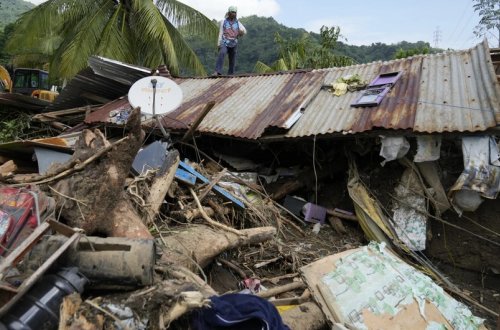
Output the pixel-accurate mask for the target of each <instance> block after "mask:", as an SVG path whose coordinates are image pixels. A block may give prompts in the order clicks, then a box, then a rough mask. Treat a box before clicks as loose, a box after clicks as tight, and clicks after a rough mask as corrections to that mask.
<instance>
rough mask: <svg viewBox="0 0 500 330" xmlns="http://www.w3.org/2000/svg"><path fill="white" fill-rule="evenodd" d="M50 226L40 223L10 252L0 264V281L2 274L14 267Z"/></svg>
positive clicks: (46, 223)
mask: <svg viewBox="0 0 500 330" xmlns="http://www.w3.org/2000/svg"><path fill="white" fill-rule="evenodd" d="M49 228H50V224H49V223H48V222H44V223H42V224H41V225H40V226H38V227H37V228H36V229H35V230H34V231H33V232H32V233H31V234H30V235H29V236H28V238H27V239H26V240H25V241H24V242H22V243H21V244H20V245H19V246H18V247H17V248H16V249H15V250H14V251H12V252H11V253H10V254H9V255H8V256H7V257H6V258H5V259H3V261H2V263H0V279H2V278H3V276H4V274H3V273H4V272H5V271H6V270H7V269H9V268H11V267H15V266H16V265H17V264H18V263H19V261H20V260H21V259H22V258H23V257H24V255H25V254H26V253H27V252H28V251H30V250H31V248H32V247H33V245H35V243H36V242H37V241H38V240H39V239H40V238H41V237H42V236H43V234H44V233H45V232H46V231H47V230H49Z"/></svg>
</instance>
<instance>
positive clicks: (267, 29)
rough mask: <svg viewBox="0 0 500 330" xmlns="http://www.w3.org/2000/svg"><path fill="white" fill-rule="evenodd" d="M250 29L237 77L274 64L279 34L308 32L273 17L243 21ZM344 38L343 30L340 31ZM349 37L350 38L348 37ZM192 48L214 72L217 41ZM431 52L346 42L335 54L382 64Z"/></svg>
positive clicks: (196, 41) (405, 45) (192, 41)
mask: <svg viewBox="0 0 500 330" xmlns="http://www.w3.org/2000/svg"><path fill="white" fill-rule="evenodd" d="M240 21H241V22H242V23H243V25H244V26H245V28H246V29H247V35H246V36H244V37H243V38H242V39H241V40H240V44H239V47H238V57H237V64H236V67H237V71H238V73H243V72H253V70H254V66H255V63H256V62H257V61H261V62H264V63H266V64H272V62H274V61H276V60H277V57H278V46H277V44H276V43H275V41H274V38H275V34H276V32H279V34H280V35H281V36H282V37H283V38H285V39H290V38H291V39H299V38H300V37H301V36H302V35H303V34H305V33H306V34H307V33H308V32H307V31H306V30H304V29H295V28H289V27H286V26H284V25H282V24H279V23H278V22H276V21H275V20H274V18H272V17H267V18H266V17H259V16H255V15H254V16H248V17H242V18H240ZM340 33H341V34H342V27H340ZM309 35H310V37H311V39H312V40H313V42H318V41H319V34H316V33H309ZM346 37H348V36H346ZM187 41H188V43H189V45H190V46H191V48H193V49H194V51H195V52H196V54H198V56H199V58H200V60H201V61H202V63H203V64H204V65H205V68H206V69H207V72H208V73H211V72H213V71H214V66H215V57H216V55H217V46H216V41H215V40H214V41H208V40H203V39H202V38H200V37H197V36H190V37H187ZM426 47H427V48H429V49H430V48H431V47H430V45H429V43H427V42H423V41H419V42H417V43H409V42H406V41H402V42H400V43H397V44H391V45H386V44H383V43H373V44H371V45H369V46H351V45H347V44H345V43H343V42H339V43H338V44H337V49H336V50H335V52H336V53H337V54H339V55H346V56H349V57H352V58H353V59H354V60H355V61H356V62H357V63H369V62H373V61H379V60H391V59H393V58H394V56H395V54H396V52H397V51H398V49H403V50H408V49H415V48H426Z"/></svg>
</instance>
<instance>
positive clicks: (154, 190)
mask: <svg viewBox="0 0 500 330" xmlns="http://www.w3.org/2000/svg"><path fill="white" fill-rule="evenodd" d="M179 160H180V158H179V152H178V151H177V150H172V151H170V152H169V153H168V154H167V157H166V158H165V161H164V162H163V164H162V167H161V168H160V171H159V173H158V175H157V176H156V177H155V178H154V180H153V183H152V184H151V188H150V190H149V196H148V197H147V200H146V205H147V206H146V212H147V215H148V219H147V221H148V223H149V222H151V221H153V220H154V218H155V217H156V215H157V214H158V212H159V210H160V207H161V205H162V203H163V201H164V200H165V195H166V194H167V192H168V189H169V188H170V185H171V184H172V181H173V180H174V176H175V173H176V170H177V167H178V166H179Z"/></svg>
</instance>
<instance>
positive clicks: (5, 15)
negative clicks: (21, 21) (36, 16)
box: [0, 0, 35, 32]
mask: <svg viewBox="0 0 500 330" xmlns="http://www.w3.org/2000/svg"><path fill="white" fill-rule="evenodd" d="M33 7H35V5H34V4H32V3H31V2H28V1H22V0H1V1H0V32H1V31H2V30H3V29H4V28H5V26H7V25H8V24H10V23H14V22H15V21H16V19H17V18H18V17H19V16H20V15H21V14H22V13H24V12H26V11H28V10H30V9H31V8H33Z"/></svg>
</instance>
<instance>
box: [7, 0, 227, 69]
mask: <svg viewBox="0 0 500 330" xmlns="http://www.w3.org/2000/svg"><path fill="white" fill-rule="evenodd" d="M177 26H186V29H187V31H188V32H190V33H198V34H199V35H203V36H204V37H205V38H206V39H213V40H215V38H216V35H217V27H216V26H215V25H214V23H213V22H212V21H210V20H209V19H208V18H206V17H205V16H203V15H202V14H201V13H200V12H198V11H196V10H194V9H192V8H191V7H189V6H187V5H185V4H183V3H181V2H178V1H176V0H157V1H154V2H153V1H149V0H148V1H144V0H124V1H111V0H79V1H75V0H48V1H47V2H45V3H43V4H41V5H39V6H37V7H35V8H34V9H32V10H30V11H28V12H26V13H25V14H24V15H23V16H22V18H21V19H20V20H19V21H18V22H17V23H16V26H15V31H14V34H13V36H12V38H11V39H10V40H9V42H8V45H7V47H8V50H9V51H11V52H12V53H13V54H14V55H15V56H16V63H17V64H18V65H22V64H23V63H25V62H27V61H32V60H34V59H37V58H38V59H39V60H43V58H44V56H45V57H46V58H47V59H48V60H49V62H50V73H51V76H52V78H53V77H54V76H55V77H60V78H71V77H72V76H74V75H75V74H76V73H77V72H78V71H80V70H81V69H83V68H85V67H86V66H87V60H88V58H89V57H90V56H91V55H100V56H105V57H108V58H112V59H115V60H119V61H123V62H126V63H131V64H136V65H141V66H145V67H149V68H155V67H157V66H158V65H160V64H166V65H167V67H168V69H169V70H170V72H171V73H172V74H174V75H178V74H179V73H180V72H181V70H182V69H183V68H189V69H191V70H192V71H193V72H195V73H196V74H198V75H203V74H205V70H204V68H203V65H202V64H201V62H200V61H199V59H198V58H197V57H196V55H195V53H194V52H193V51H192V49H191V48H190V47H189V46H188V44H187V43H186V42H185V40H184V39H183V38H182V35H181V34H180V33H179V31H178V30H177V28H176V27H177ZM214 42H215V41H214Z"/></svg>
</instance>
